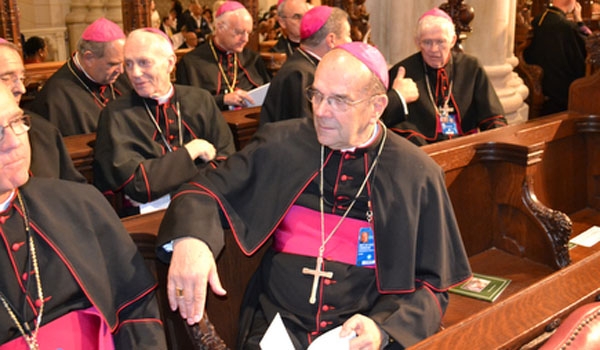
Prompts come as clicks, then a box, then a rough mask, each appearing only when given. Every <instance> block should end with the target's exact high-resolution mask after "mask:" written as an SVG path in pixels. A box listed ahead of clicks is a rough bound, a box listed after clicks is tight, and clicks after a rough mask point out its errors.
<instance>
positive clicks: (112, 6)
mask: <svg viewBox="0 0 600 350" xmlns="http://www.w3.org/2000/svg"><path fill="white" fill-rule="evenodd" d="M106 19H109V20H111V21H113V22H115V23H116V24H118V25H119V26H120V27H121V28H123V7H122V5H121V0H106Z"/></svg>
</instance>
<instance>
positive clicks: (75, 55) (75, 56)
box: [73, 52, 102, 85]
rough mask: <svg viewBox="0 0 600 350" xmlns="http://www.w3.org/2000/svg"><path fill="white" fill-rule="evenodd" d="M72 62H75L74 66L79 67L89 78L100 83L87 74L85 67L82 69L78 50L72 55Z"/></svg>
mask: <svg viewBox="0 0 600 350" xmlns="http://www.w3.org/2000/svg"><path fill="white" fill-rule="evenodd" d="M73 63H75V67H77V69H79V70H80V71H81V72H82V73H83V74H84V75H85V76H86V77H87V78H88V79H89V80H91V81H93V82H94V83H96V84H98V85H102V84H100V83H99V82H97V81H95V80H94V79H92V77H90V76H89V74H87V72H86V71H85V69H83V67H82V66H81V63H79V53H78V52H75V54H74V55H73Z"/></svg>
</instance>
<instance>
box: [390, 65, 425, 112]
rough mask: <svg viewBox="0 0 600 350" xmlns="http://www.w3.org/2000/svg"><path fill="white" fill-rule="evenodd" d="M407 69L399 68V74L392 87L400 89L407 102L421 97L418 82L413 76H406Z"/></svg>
mask: <svg viewBox="0 0 600 350" xmlns="http://www.w3.org/2000/svg"><path fill="white" fill-rule="evenodd" d="M405 76H406V69H405V68H404V67H400V68H398V75H397V76H396V79H394V82H393V83H392V88H394V90H396V91H398V92H399V93H400V95H402V97H404V100H405V101H406V103H410V102H414V101H416V100H418V99H419V89H417V84H416V83H415V82H414V80H412V79H411V78H405Z"/></svg>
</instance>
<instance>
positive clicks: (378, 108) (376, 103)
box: [372, 94, 388, 122]
mask: <svg viewBox="0 0 600 350" xmlns="http://www.w3.org/2000/svg"><path fill="white" fill-rule="evenodd" d="M372 103H373V104H372V106H373V111H374V113H373V115H374V119H375V122H377V120H378V119H379V118H380V117H381V115H382V114H383V111H385V108H386V107H387V105H388V97H387V95H386V94H381V95H376V96H373V102H372Z"/></svg>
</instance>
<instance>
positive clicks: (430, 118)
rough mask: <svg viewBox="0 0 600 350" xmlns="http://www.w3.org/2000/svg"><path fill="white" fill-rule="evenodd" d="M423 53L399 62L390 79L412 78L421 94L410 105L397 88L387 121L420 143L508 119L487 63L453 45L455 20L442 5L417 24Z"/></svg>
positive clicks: (417, 40)
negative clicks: (397, 91)
mask: <svg viewBox="0 0 600 350" xmlns="http://www.w3.org/2000/svg"><path fill="white" fill-rule="evenodd" d="M415 43H416V45H417V47H418V48H419V49H420V51H419V52H417V53H415V54H413V55H412V56H410V57H408V58H406V59H404V60H403V61H401V62H399V63H397V64H396V65H394V66H393V67H392V68H391V69H390V71H389V74H390V80H391V81H396V80H397V79H398V78H404V79H407V78H410V79H412V80H413V81H414V83H416V88H417V90H418V98H417V99H416V100H415V101H414V102H411V101H410V100H407V101H405V102H410V103H408V106H407V105H406V104H405V103H404V102H403V101H401V98H402V96H401V94H398V93H396V91H395V90H394V89H391V90H390V91H389V92H388V98H389V99H390V104H389V106H388V108H387V110H386V112H385V113H384V115H383V117H382V120H383V121H384V123H385V124H386V125H387V126H388V127H390V128H391V129H392V130H393V131H395V132H397V133H398V134H400V135H402V136H404V137H406V138H408V139H409V140H411V141H412V142H414V143H415V144H417V145H424V144H428V143H433V142H438V141H442V140H447V139H451V138H454V137H458V136H462V135H468V134H473V133H477V132H479V131H484V130H489V129H494V128H498V127H502V126H505V125H506V124H507V122H506V118H504V109H503V107H502V104H501V103H500V100H499V99H498V96H497V95H496V91H495V90H494V87H493V86H492V84H491V82H490V80H489V78H488V76H487V74H486V73H485V70H484V68H483V66H482V65H481V64H480V63H479V61H478V60H477V59H476V58H475V57H473V56H470V55H467V54H464V53H462V52H458V51H455V50H453V49H452V48H453V47H454V44H455V43H456V31H455V29H454V24H453V23H452V19H451V18H450V16H448V14H447V13H446V12H444V11H442V10H440V9H439V8H434V9H432V10H429V11H427V12H426V13H425V14H423V15H422V16H421V18H420V19H419V21H418V23H417V29H416V35H415Z"/></svg>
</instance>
